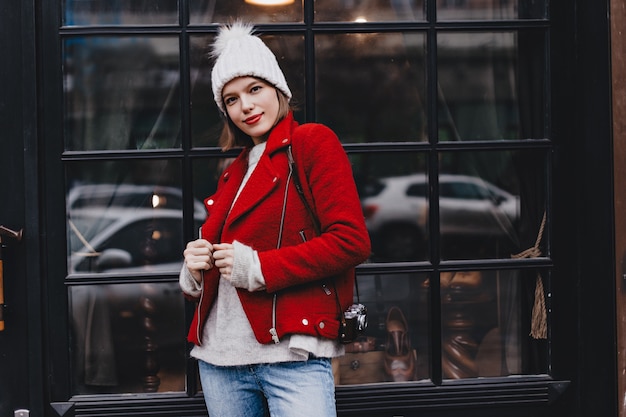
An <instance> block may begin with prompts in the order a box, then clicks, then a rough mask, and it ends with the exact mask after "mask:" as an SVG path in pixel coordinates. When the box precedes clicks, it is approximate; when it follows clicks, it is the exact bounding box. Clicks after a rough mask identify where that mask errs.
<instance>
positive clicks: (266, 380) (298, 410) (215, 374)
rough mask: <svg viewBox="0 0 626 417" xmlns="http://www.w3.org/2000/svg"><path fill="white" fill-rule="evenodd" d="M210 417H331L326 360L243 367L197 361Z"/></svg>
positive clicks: (330, 386) (331, 393) (330, 373)
mask: <svg viewBox="0 0 626 417" xmlns="http://www.w3.org/2000/svg"><path fill="white" fill-rule="evenodd" d="M198 367H199V369H200V382H201V383H202V391H203V393H204V400H205V402H206V405H207V409H208V411H209V416H210V417H244V416H245V417H268V416H272V417H335V416H336V415H337V411H336V409H335V384H334V379H333V371H332V367H331V363H330V359H326V358H310V359H309V360H308V361H303V362H281V363H271V364H259V365H245V366H214V365H211V364H208V363H206V362H204V361H198Z"/></svg>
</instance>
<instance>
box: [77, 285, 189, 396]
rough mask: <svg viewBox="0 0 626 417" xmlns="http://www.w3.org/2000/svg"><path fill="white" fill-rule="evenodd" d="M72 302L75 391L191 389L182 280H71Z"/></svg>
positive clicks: (89, 392) (124, 391) (121, 391)
mask: <svg viewBox="0 0 626 417" xmlns="http://www.w3.org/2000/svg"><path fill="white" fill-rule="evenodd" d="M69 305H70V324H71V338H72V343H71V346H72V349H71V369H72V382H73V384H72V386H73V389H72V391H73V392H74V394H115V393H143V392H172V391H178V392H181V391H184V390H185V366H186V362H187V358H186V342H185V320H184V300H183V298H182V297H181V296H180V289H179V288H178V283H135V284H106V285H104V284H102V285H76V286H71V287H70V289H69Z"/></svg>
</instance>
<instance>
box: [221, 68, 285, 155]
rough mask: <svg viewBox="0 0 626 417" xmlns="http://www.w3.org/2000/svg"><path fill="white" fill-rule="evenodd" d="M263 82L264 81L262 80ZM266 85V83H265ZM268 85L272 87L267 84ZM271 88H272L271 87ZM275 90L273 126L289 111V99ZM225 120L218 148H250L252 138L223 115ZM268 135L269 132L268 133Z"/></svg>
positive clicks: (223, 149) (224, 149) (225, 149)
mask: <svg viewBox="0 0 626 417" xmlns="http://www.w3.org/2000/svg"><path fill="white" fill-rule="evenodd" d="M263 81H264V80H263ZM265 82H266V83H267V81H265ZM268 85H272V84H269V83H268ZM272 87H273V86H272ZM274 88H275V89H276V96H277V97H278V117H277V118H276V122H275V123H274V126H276V125H277V124H278V122H280V121H281V120H283V119H284V118H285V117H286V116H287V115H288V114H289V111H290V110H291V107H290V105H289V98H288V97H287V96H286V95H285V94H284V93H283V92H282V91H280V90H279V89H278V88H276V87H274ZM225 116H226V120H225V121H224V127H223V128H222V134H221V135H220V139H219V142H218V143H219V146H220V147H221V148H222V151H227V150H229V149H232V148H236V147H247V146H252V145H253V142H252V138H251V137H250V136H248V135H246V134H245V133H243V132H242V131H241V129H239V128H238V127H237V126H235V124H234V123H233V121H232V120H231V119H230V117H228V114H225ZM268 134H269V132H268Z"/></svg>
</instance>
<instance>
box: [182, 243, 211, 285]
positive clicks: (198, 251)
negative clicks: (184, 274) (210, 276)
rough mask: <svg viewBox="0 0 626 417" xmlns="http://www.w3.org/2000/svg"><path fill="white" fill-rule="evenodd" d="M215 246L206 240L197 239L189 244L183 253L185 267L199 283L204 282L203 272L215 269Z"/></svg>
mask: <svg viewBox="0 0 626 417" xmlns="http://www.w3.org/2000/svg"><path fill="white" fill-rule="evenodd" d="M213 250H214V245H212V244H211V243H210V242H208V241H207V240H204V239H197V240H193V241H191V242H189V243H187V247H186V248H185V251H184V252H183V255H184V257H185V265H187V269H188V270H189V272H190V273H191V276H193V279H195V280H196V281H197V282H201V281H202V271H207V270H209V269H211V268H213V265H214V258H213Z"/></svg>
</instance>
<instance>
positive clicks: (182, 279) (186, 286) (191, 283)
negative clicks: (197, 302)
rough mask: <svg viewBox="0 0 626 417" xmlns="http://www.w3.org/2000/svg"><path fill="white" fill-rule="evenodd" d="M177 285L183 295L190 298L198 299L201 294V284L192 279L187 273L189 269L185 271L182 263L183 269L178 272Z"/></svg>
mask: <svg viewBox="0 0 626 417" xmlns="http://www.w3.org/2000/svg"><path fill="white" fill-rule="evenodd" d="M178 284H179V285H180V289H181V290H182V291H183V292H184V293H185V294H187V295H190V296H192V297H200V294H201V293H202V283H201V282H198V281H196V280H195V279H194V277H193V276H192V275H191V272H189V269H187V264H186V263H183V267H182V269H181V270H180V275H179V276H178Z"/></svg>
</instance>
